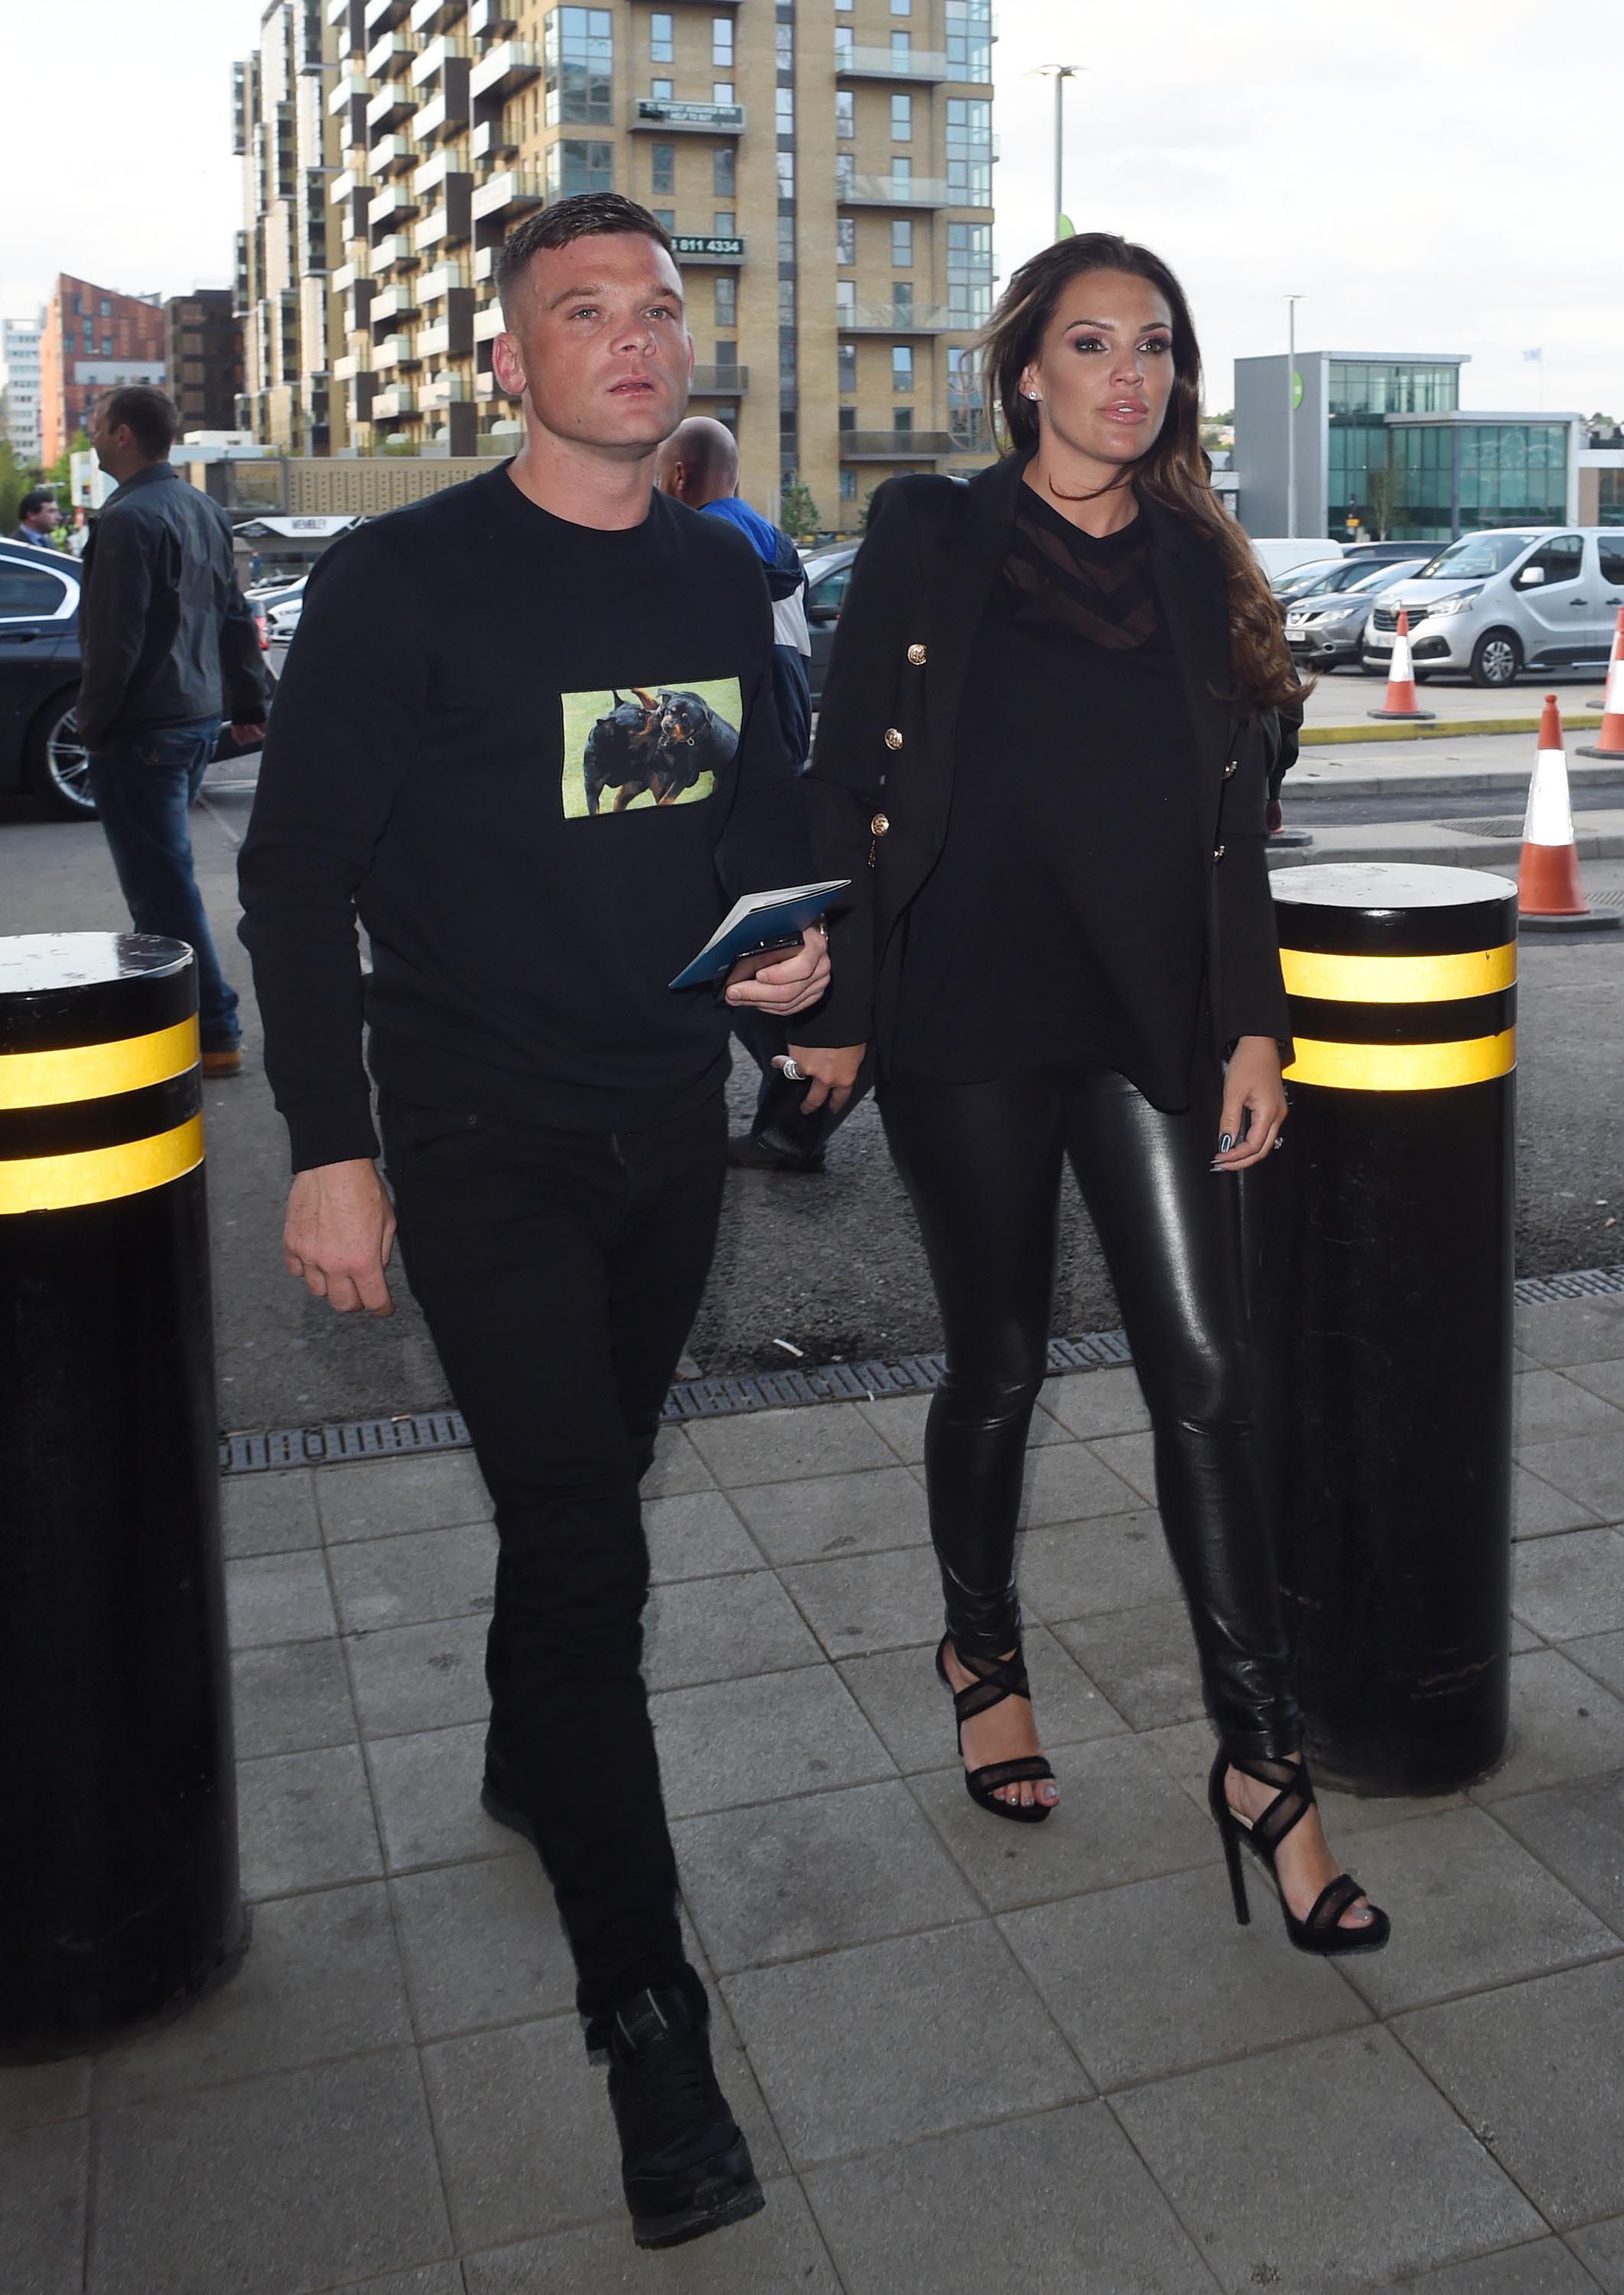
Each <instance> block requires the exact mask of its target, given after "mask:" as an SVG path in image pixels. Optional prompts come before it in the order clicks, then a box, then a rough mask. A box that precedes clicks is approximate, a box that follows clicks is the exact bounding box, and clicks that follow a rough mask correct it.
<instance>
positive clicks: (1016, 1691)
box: [936, 1634, 1055, 1825]
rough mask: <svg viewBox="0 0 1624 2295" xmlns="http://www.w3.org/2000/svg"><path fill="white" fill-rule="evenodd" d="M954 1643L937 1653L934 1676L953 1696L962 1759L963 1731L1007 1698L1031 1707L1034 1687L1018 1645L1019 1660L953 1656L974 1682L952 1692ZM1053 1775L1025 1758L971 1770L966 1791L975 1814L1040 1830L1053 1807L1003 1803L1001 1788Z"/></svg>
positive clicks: (1037, 1759) (1036, 1758) (947, 1638)
mask: <svg viewBox="0 0 1624 2295" xmlns="http://www.w3.org/2000/svg"><path fill="white" fill-rule="evenodd" d="M951 1641H952V1636H951V1634H943V1637H942V1639H941V1642H940V1644H939V1645H938V1646H937V1650H936V1671H937V1674H938V1675H939V1676H940V1678H941V1679H942V1682H943V1686H944V1687H946V1688H947V1689H948V1690H950V1691H951V1693H952V1699H953V1719H954V1720H955V1722H956V1723H957V1724H958V1728H959V1760H963V1759H964V1725H965V1723H966V1722H967V1721H973V1720H974V1719H975V1716H976V1715H977V1714H978V1713H985V1712H986V1711H988V1710H989V1709H990V1708H991V1707H992V1706H994V1705H1001V1704H1002V1703H1003V1702H1004V1700H1005V1698H1006V1697H1024V1698H1025V1700H1026V1702H1027V1703H1028V1704H1030V1703H1032V1685H1031V1683H1030V1682H1029V1681H1028V1680H1027V1678H1026V1666H1025V1662H1024V1659H1023V1658H1022V1656H1021V1653H1020V1649H1019V1646H1018V1645H1017V1646H1016V1653H1015V1655H1014V1656H1013V1657H1008V1658H999V1657H973V1656H967V1654H965V1652H964V1651H963V1650H960V1649H954V1651H953V1654H954V1656H955V1657H956V1658H957V1659H958V1660H959V1664H960V1665H961V1666H963V1668H964V1670H965V1671H966V1672H967V1673H970V1674H974V1675H975V1679H974V1680H973V1681H972V1682H971V1683H970V1684H969V1686H968V1687H967V1688H965V1689H954V1688H953V1684H952V1681H951V1678H950V1676H949V1673H948V1670H947V1662H946V1659H947V1651H948V1648H949V1646H950V1644H951ZM1054 1774H1055V1773H1054V1771H1053V1769H1051V1768H1049V1763H1048V1762H1047V1761H1046V1760H1044V1759H1043V1756H1042V1754H1041V1753H1024V1754H1023V1755H1022V1756H1021V1757H1020V1759H1019V1760H1014V1761H988V1762H986V1763H984V1764H983V1767H982V1768H979V1769H967V1770H966V1771H965V1773H964V1789H965V1791H966V1793H968V1794H969V1796H970V1799H971V1800H972V1801H974V1802H975V1806H976V1807H977V1809H989V1810H991V1812H992V1815H993V1816H994V1817H1009V1818H1010V1819H1011V1820H1012V1821H1013V1822H1014V1823H1015V1824H1016V1825H1041V1824H1042V1822H1043V1820H1044V1818H1045V1817H1049V1816H1052V1815H1053V1813H1054V1807H1055V1805H1054V1803H1053V1802H1052V1801H1032V1802H1031V1803H1030V1804H1029V1803H1026V1802H1023V1801H1000V1800H999V1799H998V1790H999V1787H1000V1785H1025V1784H1026V1783H1027V1782H1028V1781H1030V1782H1031V1783H1032V1784H1033V1785H1039V1784H1041V1782H1042V1781H1043V1780H1044V1778H1046V1777H1052V1776H1054Z"/></svg>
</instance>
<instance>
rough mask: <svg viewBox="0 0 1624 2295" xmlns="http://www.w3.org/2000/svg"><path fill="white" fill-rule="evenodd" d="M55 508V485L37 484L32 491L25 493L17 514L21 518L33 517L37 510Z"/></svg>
mask: <svg viewBox="0 0 1624 2295" xmlns="http://www.w3.org/2000/svg"><path fill="white" fill-rule="evenodd" d="M55 508H56V490H55V488H54V487H53V486H36V487H35V488H34V489H33V491H32V492H31V493H29V494H24V496H23V498H22V500H21V501H20V502H19V503H18V505H17V515H18V517H19V518H20V519H24V518H32V517H33V515H34V513H35V511H36V510H54V509H55Z"/></svg>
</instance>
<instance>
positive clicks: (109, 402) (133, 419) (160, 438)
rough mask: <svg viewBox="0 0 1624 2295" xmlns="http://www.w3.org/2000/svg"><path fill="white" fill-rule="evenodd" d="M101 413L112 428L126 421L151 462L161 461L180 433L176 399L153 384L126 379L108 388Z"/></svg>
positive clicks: (137, 443)
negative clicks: (114, 388) (123, 382)
mask: <svg viewBox="0 0 1624 2295" xmlns="http://www.w3.org/2000/svg"><path fill="white" fill-rule="evenodd" d="M102 418H103V420H104V421H106V424H107V427H108V429H110V430H116V429H118V426H119V424H120V423H125V424H127V426H128V428H129V431H130V435H131V437H133V438H134V439H135V444H136V445H138V446H139V447H140V449H141V451H142V453H143V454H144V455H145V456H146V458H147V460H148V461H150V462H161V461H163V459H164V457H165V455H166V454H167V453H168V451H169V449H170V447H171V446H173V445H174V444H175V440H176V438H177V437H179V436H180V428H181V418H180V415H179V413H178V412H177V411H176V408H175V401H174V400H173V399H172V398H168V397H166V396H165V395H164V393H163V392H162V391H161V390H154V389H153V388H152V387H151V384H150V383H145V382H126V383H125V384H123V385H122V386H121V387H120V388H118V390H110V391H109V393H108V395H107V397H106V399H105V400H104V401H103V403H102Z"/></svg>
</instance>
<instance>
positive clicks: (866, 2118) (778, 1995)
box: [722, 1922, 1089, 2168]
mask: <svg viewBox="0 0 1624 2295" xmlns="http://www.w3.org/2000/svg"><path fill="white" fill-rule="evenodd" d="M722 1994H723V1997H724V1998H725V1999H726V2001H727V2004H728V2006H729V2009H730V2012H731V2013H732V2015H733V2018H734V2020H735V2021H736V2022H737V2024H738V2026H739V2032H740V2034H741V2035H742V2037H743V2039H744V2042H745V2045H746V2046H747V2048H748V2050H749V2052H750V2061H751V2062H752V2064H753V2065H754V2066H755V2070H756V2072H757V2075H758V2076H759V2078H760V2080H761V2084H762V2087H763V2093H764V2094H765V2095H766V2098H767V2101H768V2103H769V2105H770V2107H771V2111H772V2116H773V2119H774V2120H775V2122H776V2124H777V2126H778V2128H779V2132H780V2134H781V2135H782V2136H783V2139H784V2144H785V2147H786V2149H787V2151H788V2154H789V2157H790V2159H791V2160H792V2161H793V2162H794V2164H795V2165H796V2168H804V2167H806V2166H808V2165H809V2164H811V2163H812V2162H813V2161H816V2160H828V2159H838V2158H840V2157H842V2156H843V2155H845V2154H849V2153H853V2152H865V2151H868V2150H870V2149H877V2148H879V2147H880V2146H882V2145H885V2144H894V2143H907V2142H909V2141H910V2140H911V2139H913V2138H915V2137H917V2136H929V2135H937V2134H940V2133H942V2132H943V2131H944V2130H945V2129H947V2128H955V2127H964V2126H967V2125H969V2124H973V2123H975V2122H976V2121H980V2120H987V2119H998V2118H1000V2117H1002V2116H1004V2115H1006V2114H1008V2113H1013V2112H1017V2111H1036V2110H1042V2109H1043V2108H1045V2107H1046V2106H1049V2105H1053V2104H1057V2103H1066V2102H1069V2101H1071V2100H1073V2099H1074V2098H1076V2097H1079V2096H1082V2095H1087V2094H1088V2093H1089V2083H1088V2080H1087V2079H1086V2077H1085V2076H1084V2074H1083V2072H1082V2070H1081V2066H1080V2065H1079V2064H1078V2062H1077V2060H1076V2058H1075V2056H1074V2055H1073V2053H1072V2051H1071V2049H1070V2048H1069V2047H1068V2046H1066V2044H1065V2041H1064V2040H1063V2039H1062V2038H1061V2037H1060V2034H1059V2032H1058V2031H1057V2029H1056V2027H1055V2025H1054V2023H1053V2021H1051V2019H1050V2017H1049V2013H1048V2012H1047V2011H1046V2010H1045V2008H1044V2007H1043V2005H1042V2004H1041V2001H1040V2000H1039V1998H1038V1996H1037V1994H1036V1992H1035V1991H1034V1990H1033V1989H1032V1986H1031V1985H1030V1984H1029V1983H1028V1981H1027V1980H1026V1979H1025V1977H1024V1975H1023V1974H1022V1973H1021V1972H1020V1969H1019V1966H1018V1964H1016V1961H1015V1959H1014V1958H1013V1956H1012V1955H1011V1954H1010V1951H1009V1948H1008V1945H1006V1944H1005V1942H1004V1940H1003V1939H1002V1938H1001V1937H1000V1936H999V1934H998V1933H997V1932H996V1931H995V1930H994V1929H993V1927H992V1924H991V1923H987V1922H981V1923H975V1925H973V1926H967V1927H962V1928H951V1929H938V1930H935V1931H933V1932H930V1933H929V1934H926V1935H922V1936H910V1937H898V1938H894V1939H892V1940H889V1941H887V1942H884V1943H879V1944H869V1945H860V1946H857V1947H855V1948H853V1949H851V1950H849V1951H845V1952H835V1953H828V1954H824V1955H822V1956H820V1957H818V1958H816V1959H811V1960H797V1961H791V1962H788V1964H783V1965H781V1966H779V1967H776V1968H756V1969H746V1970H743V1971H741V1972H739V1973H738V1974H736V1975H733V1976H730V1977H726V1978H724V1979H723V1980H722Z"/></svg>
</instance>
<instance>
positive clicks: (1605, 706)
mask: <svg viewBox="0 0 1624 2295" xmlns="http://www.w3.org/2000/svg"><path fill="white" fill-rule="evenodd" d="M1579 755H1580V756H1581V757H1618V758H1620V759H1624V606H1620V608H1619V624H1618V627H1617V628H1616V629H1615V630H1614V632H1613V633H1612V660H1611V661H1610V662H1609V663H1608V665H1607V690H1606V691H1605V692H1604V694H1603V696H1602V730H1601V731H1600V732H1599V733H1598V734H1597V735H1596V738H1595V742H1594V744H1593V745H1592V746H1590V747H1587V748H1583V749H1581V750H1580V751H1579Z"/></svg>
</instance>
